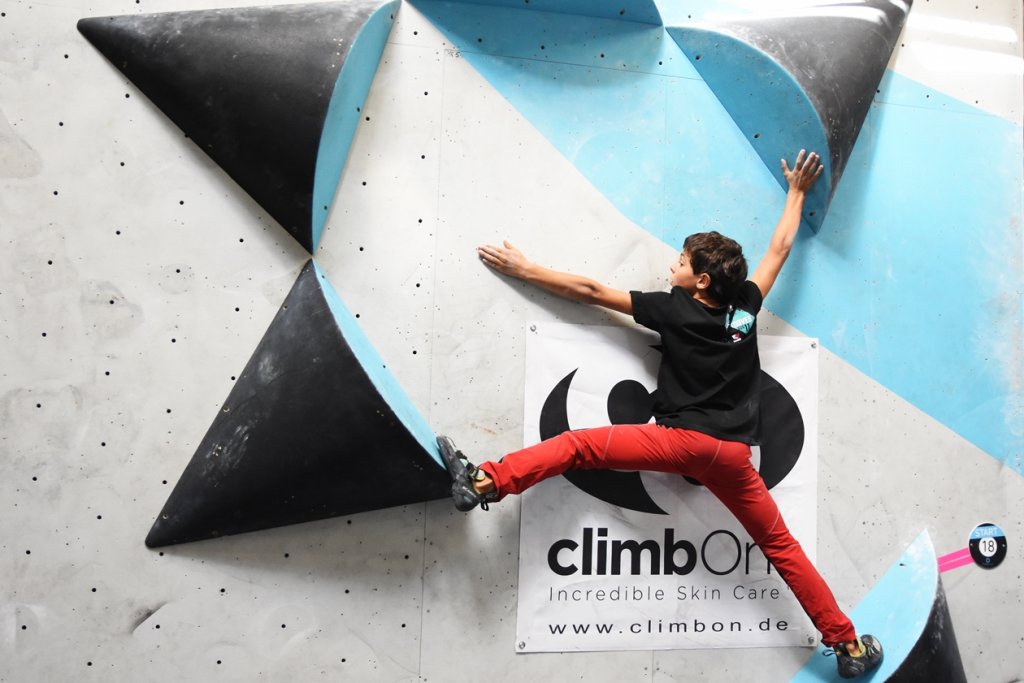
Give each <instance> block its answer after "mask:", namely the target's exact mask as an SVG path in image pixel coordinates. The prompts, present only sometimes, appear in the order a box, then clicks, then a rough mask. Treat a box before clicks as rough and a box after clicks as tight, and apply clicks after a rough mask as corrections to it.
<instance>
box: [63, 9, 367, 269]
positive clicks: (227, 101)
mask: <svg viewBox="0 0 1024 683" xmlns="http://www.w3.org/2000/svg"><path fill="white" fill-rule="evenodd" d="M382 4H383V3H382V2H379V1H377V2H374V1H372V0H351V1H350V2H341V3H338V2H336V3H327V4H309V5H287V6H277V7H248V8H241V9H224V10H203V11H197V12H169V13H161V14H144V15H131V16H115V17H92V18H87V19H82V20H80V21H79V22H78V30H79V31H80V32H81V33H82V35H84V36H85V37H86V38H87V39H88V40H89V42H91V43H92V44H93V45H94V46H95V47H96V48H97V49H98V50H99V51H100V52H102V53H103V55H104V56H105V57H106V58H107V59H109V60H110V62H111V63H112V64H114V66H116V67H117V68H118V69H120V70H121V71H122V72H123V73H124V74H125V75H126V76H127V77H128V78H129V79H131V81H132V82H133V83H134V84H135V85H136V86H137V87H138V88H139V89H140V90H141V91H142V92H143V93H145V95H146V96H147V97H149V99H150V100H152V101H153V103H154V104H156V106H157V107H159V108H160V109H161V110H162V111H163V112H164V113H165V114H166V115H167V116H168V117H170V118H171V120H172V121H174V123H175V124H177V126H178V127H179V128H181V129H182V131H184V133H185V134H186V135H187V136H188V137H190V138H191V139H192V140H194V141H195V143H196V144H197V145H199V147H200V148H201V149H202V150H203V151H204V152H206V153H207V154H209V155H210V157H212V158H213V160H214V161H216V162H217V163H218V164H219V165H220V166H221V168H223V169H224V170H225V171H226V172H227V173H228V175H230V176H231V177H232V178H233V179H234V180H235V182H237V183H238V184H239V185H240V186H241V187H242V189H244V190H245V191H246V192H248V193H249V195H251V196H252V198H253V199H255V200H256V202H257V203H259V204H260V206H262V207H263V208H264V209H265V210H266V211H267V212H268V213H269V214H270V215H271V216H273V217H274V218H275V219H276V220H277V221H278V222H279V223H280V224H281V225H282V226H283V227H284V228H285V230H287V231H288V232H289V233H291V235H292V236H293V237H295V239H296V240H298V242H299V243H300V244H301V245H302V246H303V247H305V248H306V250H307V251H309V252H310V253H312V251H313V249H314V248H315V244H314V242H315V238H314V229H313V227H312V220H311V219H312V215H313V205H312V202H313V187H314V179H315V175H316V163H317V153H318V149H319V145H320V139H321V134H322V131H323V128H324V122H325V118H326V116H327V112H328V106H329V104H330V101H331V96H332V93H333V91H334V87H335V83H336V82H337V79H338V75H339V72H340V71H341V68H342V65H343V63H344V61H345V55H346V54H347V53H348V50H349V48H350V47H351V45H352V43H353V41H354V39H355V37H356V35H357V34H358V33H359V31H360V29H361V28H362V27H363V25H364V24H365V23H366V20H367V18H368V17H369V16H370V15H371V14H373V12H374V11H375V10H376V9H378V8H379V7H380V6H381V5H382ZM344 151H345V150H343V151H342V153H344ZM335 181H336V179H335Z"/></svg>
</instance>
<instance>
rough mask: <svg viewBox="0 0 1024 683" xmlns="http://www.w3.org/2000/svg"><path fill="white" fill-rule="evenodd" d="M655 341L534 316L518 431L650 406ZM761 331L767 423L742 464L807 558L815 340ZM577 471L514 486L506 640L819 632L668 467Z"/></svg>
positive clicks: (540, 642) (637, 644) (702, 494)
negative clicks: (513, 569) (517, 526)
mask: <svg viewBox="0 0 1024 683" xmlns="http://www.w3.org/2000/svg"><path fill="white" fill-rule="evenodd" d="M658 341H659V340H658V337H657V335H654V334H652V333H647V332H645V331H641V330H635V329H626V328H619V327H594V326H576V325H565V324H557V323H536V324H533V325H531V326H530V332H529V333H528V342H527V348H526V405H525V434H524V439H525V441H526V443H527V444H533V443H536V442H537V441H539V440H541V438H542V437H548V436H551V435H553V434H552V432H554V433H558V431H559V430H562V429H565V428H571V429H581V428H585V427H594V426H600V425H607V424H611V423H622V422H627V421H631V422H637V421H643V420H644V419H646V418H649V417H650V411H649V394H648V392H649V391H653V390H654V387H655V377H656V373H657V368H658V361H659V360H660V353H659V351H658V350H657V344H658ZM759 345H760V352H761V365H762V369H763V371H764V372H765V373H766V374H767V375H768V377H764V378H763V384H764V387H763V389H764V390H765V392H766V393H764V394H763V399H762V422H763V423H764V425H765V427H766V433H765V435H764V439H763V445H762V447H761V448H755V449H754V456H753V457H754V460H755V463H754V464H755V467H758V468H759V471H760V472H761V473H762V476H763V478H764V479H765V482H766V484H767V485H768V486H769V488H770V489H771V493H772V495H773V496H774V497H775V499H776V501H777V502H778V504H779V507H780V509H781V511H782V514H783V517H784V518H785V520H786V523H787V524H788V526H789V528H790V530H791V531H792V532H793V535H794V536H795V537H796V538H797V540H798V541H800V543H801V544H802V545H803V548H804V550H805V551H806V552H807V555H808V556H809V557H810V558H811V560H812V561H813V560H814V558H815V550H816V548H815V539H816V536H817V520H816V517H817V386H818V370H817V368H818V356H817V343H816V341H815V340H813V339H809V338H786V337H761V338H760V340H759ZM772 378H774V380H776V381H777V382H778V385H776V384H775V383H774V382H773V381H772ZM641 385H642V386H641ZM780 385H781V386H780ZM638 416H642V417H641V418H640V419H637V417H638ZM628 418H633V419H628ZM773 427H774V431H770V430H772V428H773ZM801 430H802V433H801ZM545 432H547V433H545ZM762 458H763V459H764V463H761V459H762ZM572 476H574V473H572V472H570V473H569V477H572ZM585 476H590V477H591V478H589V479H585V480H582V479H577V480H575V481H576V483H575V484H574V483H573V482H571V481H570V480H569V478H567V477H555V478H553V479H549V480H547V481H544V482H542V483H540V484H539V485H537V486H535V487H534V488H532V489H530V490H528V491H526V492H525V493H524V494H523V504H522V529H521V537H520V548H519V604H518V622H517V629H516V633H517V638H516V640H517V644H516V651H517V652H558V651H573V650H651V649H679V648H718V647H765V646H793V645H803V646H808V645H811V644H813V643H815V642H816V640H817V632H816V631H815V630H814V628H813V627H812V625H811V622H810V620H809V619H808V618H807V617H806V615H804V613H803V610H802V609H801V608H800V605H799V604H798V603H797V602H796V599H795V598H794V597H793V595H792V592H791V591H790V590H789V588H788V587H787V586H786V585H785V583H784V582H783V581H782V579H781V578H780V577H779V575H778V573H777V572H776V571H775V570H774V569H773V568H771V567H770V565H769V564H768V562H767V561H766V560H765V558H764V555H763V554H762V553H761V551H760V550H759V549H758V548H757V547H756V546H755V545H754V544H753V542H752V541H751V539H750V537H749V536H748V535H747V534H746V532H745V531H744V530H743V528H742V526H741V525H740V524H739V522H737V521H736V520H735V518H733V517H732V515H731V514H730V513H729V511H728V510H726V509H725V507H724V506H723V505H722V504H721V503H720V502H719V501H718V500H717V499H716V498H715V497H714V496H713V495H712V494H711V493H710V492H708V491H707V490H706V489H704V488H703V487H701V486H699V485H696V484H693V483H690V482H689V481H687V480H686V479H684V478H683V477H679V476H675V475H669V474H659V473H648V472H644V473H639V474H638V473H625V472H610V471H609V472H603V473H600V474H597V475H596V476H597V478H596V479H595V478H594V476H593V474H592V473H587V475H585ZM779 479H781V481H778V483H776V481H777V480H779ZM581 487H582V488H581ZM584 489H585V490H584ZM608 501H611V502H608ZM659 510H660V511H661V512H659ZM666 513H667V514H666Z"/></svg>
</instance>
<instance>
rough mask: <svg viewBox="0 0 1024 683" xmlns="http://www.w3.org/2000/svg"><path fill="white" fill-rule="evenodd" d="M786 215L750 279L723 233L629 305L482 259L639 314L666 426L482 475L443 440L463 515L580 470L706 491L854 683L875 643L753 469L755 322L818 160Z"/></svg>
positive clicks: (488, 468)
mask: <svg viewBox="0 0 1024 683" xmlns="http://www.w3.org/2000/svg"><path fill="white" fill-rule="evenodd" d="M782 172H783V174H784V175H785V178H786V180H787V182H788V184H789V191H788V193H787V194H786V203H785V207H784V208H783V211H782V216H781V217H780V218H779V222H778V224H777V226H776V228H775V231H774V233H773V234H772V238H771V241H770V243H769V246H768V250H767V253H766V254H765V255H764V257H763V258H762V259H761V262H760V264H759V265H758V266H757V268H756V269H755V270H754V273H753V274H752V275H751V276H750V279H749V280H748V279H747V262H746V259H745V258H744V256H743V251H742V248H741V247H740V245H739V244H738V243H736V242H735V241H733V240H731V239H729V238H728V237H724V236H723V235H720V234H719V233H717V232H706V233H696V234H693V235H690V236H689V237H687V238H686V240H685V241H684V243H683V249H682V252H681V253H680V255H679V258H678V260H677V261H676V262H674V263H673V264H672V265H671V266H670V268H669V270H670V271H671V277H670V280H669V281H670V284H671V290H670V291H669V292H637V291H633V292H625V291H621V290H617V289H613V288H611V287H608V286H605V285H603V284H601V283H599V282H597V281H595V280H591V279H590V278H586V277H581V276H578V275H573V274H570V273H563V272H558V271H554V270H550V269H548V268H545V267H543V266H539V265H537V264H535V263H532V262H530V261H529V260H527V259H526V257H525V256H524V255H523V254H522V252H520V251H519V250H518V249H516V248H515V247H514V246H512V245H511V244H509V243H508V242H504V245H503V246H490V245H487V246H482V247H480V248H479V250H478V252H479V255H480V258H481V260H483V262H484V263H485V264H487V265H488V266H489V267H491V268H493V269H494V270H496V271H498V272H499V273H502V274H504V275H508V276H511V277H514V278H518V279H521V280H524V281H526V282H530V283H532V284H534V285H537V286H538V287H541V288H542V289H545V290H547V291H549V292H552V293H554V294H556V295H558V296H561V297H564V298H567V299H571V300H574V301H580V302H584V303H589V304H596V305H598V306H602V307H604V308H608V309H611V310H613V311H618V312H619V313H624V314H627V315H632V316H633V318H634V320H636V322H637V323H639V324H640V325H643V326H644V327H647V328H650V329H652V330H654V331H656V332H658V333H659V334H660V335H661V342H662V359H661V366H660V367H659V369H658V378H657V389H656V391H655V392H654V416H655V423H653V424H643V425H613V426H608V427H599V428H596V429H583V430H577V431H569V432H565V433H563V434H561V435H559V436H556V437H554V438H551V439H548V440H546V441H543V442H541V443H539V444H537V445H535V446H531V447H530V448H526V449H523V450H520V451H516V452H515V453H510V454H508V455H506V456H505V457H504V458H502V459H501V460H499V461H497V462H484V463H482V464H480V465H479V466H476V465H473V464H472V463H470V462H469V460H468V459H467V458H466V457H465V456H464V455H463V454H462V453H461V452H460V451H458V450H456V449H455V446H454V444H453V443H452V441H451V440H450V439H448V438H447V437H443V436H442V437H440V438H438V445H439V447H440V449H441V455H442V456H443V458H444V460H445V463H446V464H447V466H448V470H449V472H450V474H451V476H452V481H453V483H452V495H453V497H454V499H455V505H456V507H457V508H458V509H459V510H463V511H466V510H471V509H472V508H474V507H476V505H478V504H479V505H481V507H483V508H484V509H486V508H487V505H488V503H491V502H496V501H499V500H501V499H502V498H503V497H504V496H506V495H508V494H512V493H522V492H523V491H524V490H526V489H527V488H529V487H530V486H533V485H534V484H536V483H538V482H540V481H542V480H544V479H547V478H549V477H553V476H556V475H559V474H562V473H564V472H565V471H567V470H569V469H574V468H575V469H625V470H647V471H657V472H671V473H675V474H680V475H684V476H688V477H692V478H694V479H697V480H699V481H700V482H701V483H703V484H704V485H705V486H706V487H707V488H708V490H710V491H711V492H712V493H713V494H714V495H715V496H716V497H717V498H718V499H719V500H720V501H722V503H723V504H724V505H725V506H726V507H727V508H728V509H729V510H730V511H731V512H732V513H733V515H735V516H736V518H737V519H738V520H739V522H740V523H741V524H742V525H743V527H744V529H746V531H747V533H749V534H750V536H751V538H752V539H753V540H754V541H755V542H756V543H757V545H758V546H759V547H760V548H761V550H762V552H764V554H765V556H766V557H767V558H768V560H769V561H771V563H772V565H773V566H774V567H775V569H776V570H777V571H778V572H779V574H780V575H781V576H782V578H783V579H784V580H785V581H786V583H787V584H788V585H789V587H790V588H791V589H792V590H793V594H794V595H795V596H796V598H797V600H798V601H799V602H800V605H801V607H803V609H804V611H805V612H807V615H808V616H809V617H810V618H811V621H812V622H813V623H814V625H815V627H816V628H817V629H818V630H819V631H820V632H821V634H822V642H823V643H825V645H827V646H830V647H831V648H832V651H833V652H834V653H835V654H836V657H837V663H838V666H839V674H840V675H841V676H842V677H844V678H852V677H854V676H858V675H860V674H863V673H865V672H867V671H869V670H871V669H872V668H874V667H875V666H876V665H877V664H878V663H879V662H880V661H881V660H882V647H881V644H880V643H879V642H878V640H877V639H876V638H874V637H873V636H870V635H863V636H861V637H857V634H856V631H855V630H854V627H853V624H852V623H851V622H850V620H849V618H847V616H846V615H845V614H844V613H843V612H842V611H841V610H840V609H839V606H838V605H837V604H836V601H835V598H834V597H833V595H832V592H831V590H829V588H828V585H827V584H826V583H825V581H824V579H822V577H821V575H820V574H819V573H818V571H817V570H816V569H815V568H814V565H812V564H811V562H810V561H809V560H808V559H807V556H806V555H805V554H804V552H803V549H802V548H801V547H800V544H799V543H798V542H797V541H796V540H795V539H794V538H793V536H792V535H791V534H790V532H789V529H788V528H787V527H786V524H785V522H784V521H783V519H782V517H781V515H780V513H779V509H778V507H777V506H776V504H775V501H774V500H773V499H772V496H771V494H770V493H769V492H768V490H767V488H765V485H764V482H763V481H762V480H761V476H760V475H759V474H758V473H757V471H756V470H755V469H754V468H753V466H752V465H751V463H750V446H751V445H754V444H756V443H757V441H758V432H759V425H758V414H759V405H758V400H759V390H760V387H759V376H760V360H759V357H758V351H757V326H756V316H757V314H758V313H759V312H760V310H761V303H762V301H763V299H764V297H766V296H767V295H768V292H769V291H770V290H771V288H772V286H773V285H774V284H775V280H776V278H777V277H778V274H779V271H780V270H781V269H782V266H783V265H784V264H785V262H786V259H787V258H788V257H789V253H790V250H791V249H792V246H793V242H794V240H795V238H796V233H797V230H798V229H799V227H800V215H801V211H802V208H803V204H804V197H805V195H806V193H807V192H808V191H809V190H810V188H811V187H812V186H813V185H814V183H815V181H816V180H817V179H818V176H819V175H821V172H822V166H821V164H820V160H819V157H818V155H817V154H814V153H811V154H810V155H808V156H807V157H806V158H805V151H804V150H801V151H800V153H799V154H798V155H797V158H796V162H795V164H794V166H793V168H792V169H790V168H789V165H788V164H787V163H786V160H785V159H783V160H782Z"/></svg>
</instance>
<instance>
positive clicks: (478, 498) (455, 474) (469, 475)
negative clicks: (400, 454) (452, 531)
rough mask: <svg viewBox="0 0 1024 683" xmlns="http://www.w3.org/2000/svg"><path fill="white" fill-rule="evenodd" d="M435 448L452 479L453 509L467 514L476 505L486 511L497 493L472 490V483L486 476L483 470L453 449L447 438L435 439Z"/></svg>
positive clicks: (496, 496)
mask: <svg viewBox="0 0 1024 683" xmlns="http://www.w3.org/2000/svg"><path fill="white" fill-rule="evenodd" d="M437 446H438V448H440V449H441V458H442V459H443V460H444V464H445V466H446V467H447V468H448V474H449V475H451V478H452V498H453V499H454V500H455V509H456V510H459V511H460V512H468V511H470V510H472V509H473V508H475V507H476V506H477V505H479V506H480V507H481V509H483V510H486V509H487V503H489V502H492V501H495V500H497V499H498V495H497V493H495V492H494V491H491V492H490V493H477V492H476V489H474V488H473V481H474V480H480V479H483V478H484V477H485V476H487V475H486V474H485V473H484V471H483V470H481V469H480V468H478V467H477V466H476V465H474V464H473V463H471V462H470V461H469V459H468V458H467V457H466V456H465V455H463V454H462V451H460V450H457V449H456V448H455V444H454V443H453V442H452V440H451V439H449V438H448V437H447V436H439V437H437Z"/></svg>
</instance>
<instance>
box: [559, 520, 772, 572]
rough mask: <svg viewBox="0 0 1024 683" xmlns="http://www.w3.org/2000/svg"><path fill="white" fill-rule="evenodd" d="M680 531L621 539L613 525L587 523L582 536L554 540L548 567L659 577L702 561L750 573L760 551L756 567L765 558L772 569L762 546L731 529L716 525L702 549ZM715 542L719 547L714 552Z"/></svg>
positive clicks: (720, 569) (768, 569) (708, 565)
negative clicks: (612, 534)
mask: <svg viewBox="0 0 1024 683" xmlns="http://www.w3.org/2000/svg"><path fill="white" fill-rule="evenodd" d="M595 532H596V534H595ZM675 534H676V530H675V529H671V528H667V529H665V531H664V534H663V535H662V537H661V538H660V539H644V540H637V539H632V538H627V539H616V538H609V537H608V529H606V528H604V527H598V528H597V529H594V528H592V527H583V529H582V530H581V539H580V540H579V541H577V540H576V539H572V538H561V539H558V540H557V541H555V542H554V543H552V544H551V547H550V548H549V549H548V567H549V568H550V569H551V571H552V572H554V573H555V574H558V575H560V576H571V575H573V574H579V575H581V576H605V575H612V576H616V575H620V574H629V575H632V576H640V575H653V576H657V575H659V574H664V575H673V574H675V575H686V574H689V573H690V572H692V571H693V570H694V569H695V568H696V567H697V565H698V563H700V565H702V566H703V567H704V569H705V570H706V571H708V572H710V573H711V574H715V575H716V576H724V575H726V574H731V573H733V572H736V571H739V572H742V573H743V574H750V564H751V550H757V554H758V555H760V557H761V561H760V563H759V566H757V567H756V570H758V571H759V570H760V569H761V568H762V567H761V566H760V564H761V563H763V568H764V571H765V573H771V564H770V563H769V562H768V561H767V560H765V559H764V555H763V554H762V553H761V551H760V550H759V549H758V548H757V546H756V545H755V544H754V543H750V542H748V543H741V542H740V539H739V538H738V537H737V536H736V535H735V534H734V533H732V532H731V531H728V530H726V529H716V530H714V531H711V532H709V533H707V534H706V535H705V536H704V538H703V540H701V542H700V550H699V551H698V549H697V546H696V544H695V543H693V542H692V541H690V540H688V539H685V538H682V539H679V540H676V537H675ZM709 545H711V546H713V551H714V552H710V551H709ZM723 545H724V546H725V549H724V550H723ZM740 565H743V567H742V568H741V566H740Z"/></svg>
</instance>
